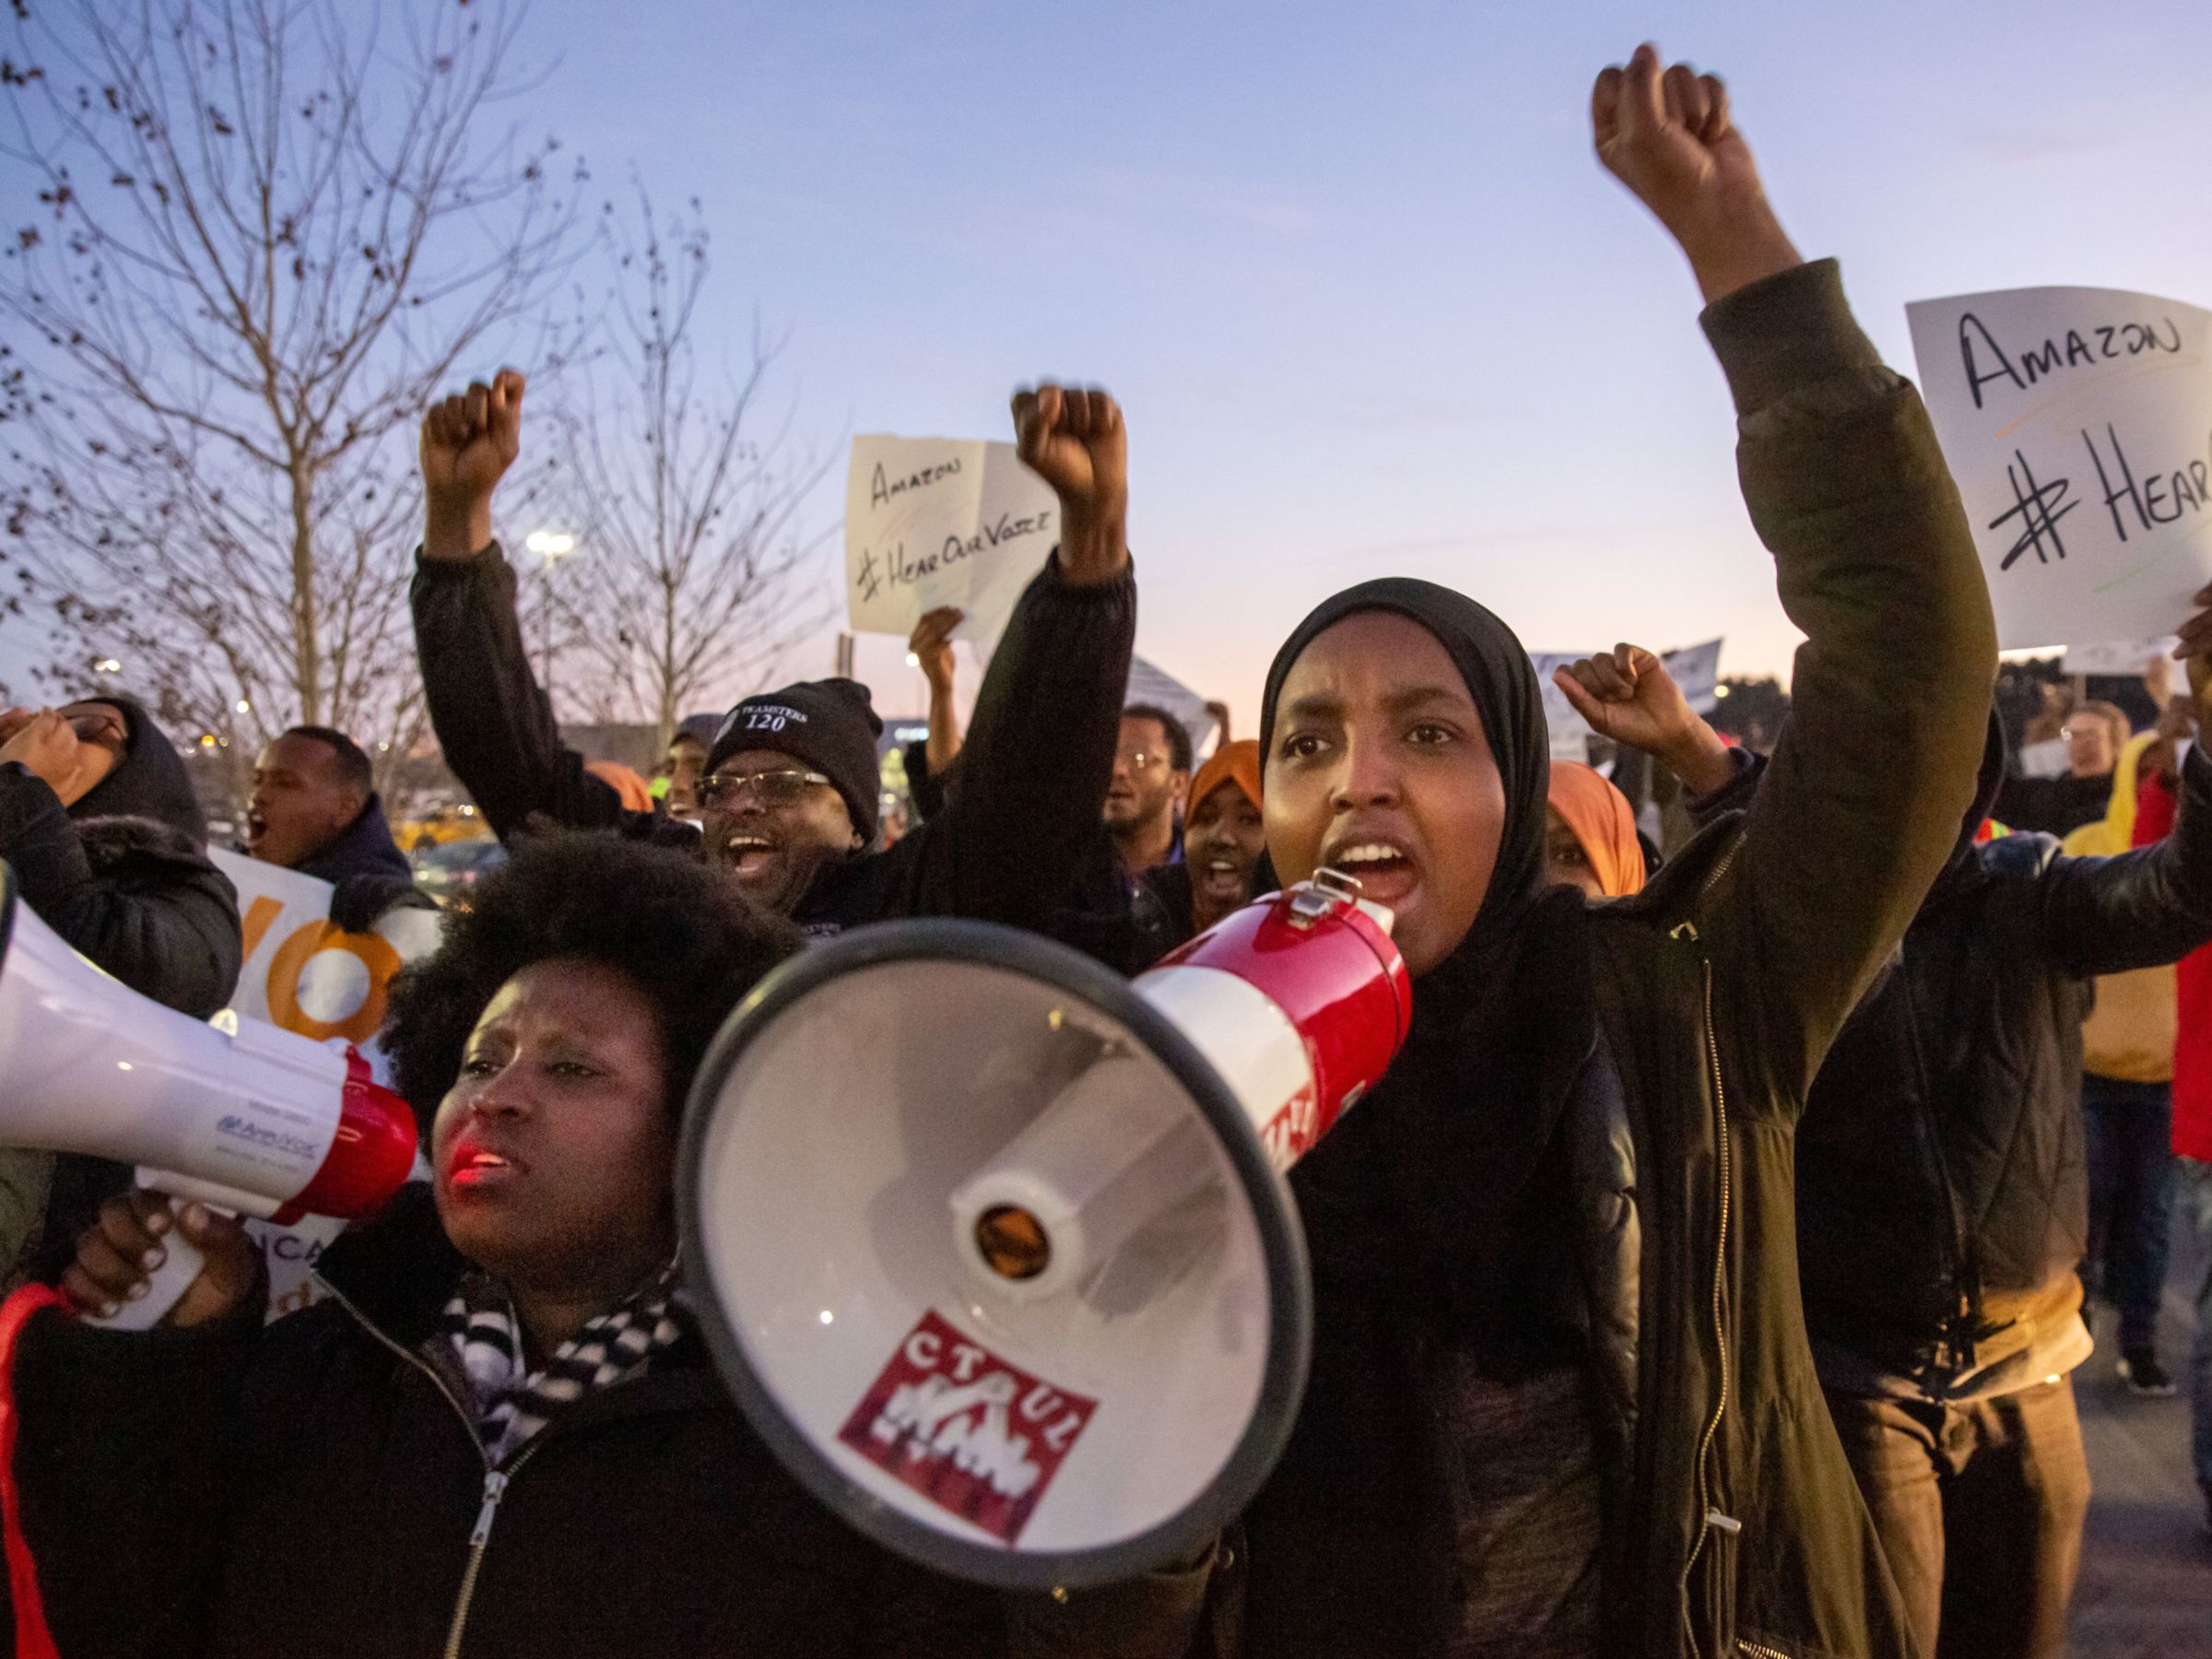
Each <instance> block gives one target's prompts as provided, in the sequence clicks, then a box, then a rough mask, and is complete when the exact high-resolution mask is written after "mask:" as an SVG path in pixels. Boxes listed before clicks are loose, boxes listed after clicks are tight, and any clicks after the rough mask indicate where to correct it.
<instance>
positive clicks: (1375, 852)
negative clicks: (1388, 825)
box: [1321, 840, 1420, 904]
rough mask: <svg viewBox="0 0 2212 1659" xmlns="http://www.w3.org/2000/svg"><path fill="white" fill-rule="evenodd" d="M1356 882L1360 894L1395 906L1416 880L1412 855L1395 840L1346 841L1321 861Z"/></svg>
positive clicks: (1380, 902)
mask: <svg viewBox="0 0 2212 1659" xmlns="http://www.w3.org/2000/svg"><path fill="white" fill-rule="evenodd" d="M1321 862H1322V863H1323V864H1324V865H1327V866H1328V867H1329V868H1330V869H1333V870H1341V871H1343V872H1344V874H1346V875H1347V876H1349V877H1353V878H1354V879H1355V880H1357V881H1358V882H1359V886H1360V889H1361V891H1362V892H1363V893H1364V894H1365V895H1366V896H1367V897H1368V898H1370V899H1372V900H1375V901H1376V902H1377V903H1378V904H1395V903H1397V902H1398V901H1399V900H1403V899H1404V898H1405V897H1406V894H1407V893H1408V892H1409V891H1411V890H1412V888H1413V887H1414V884H1415V883H1416V881H1418V878H1419V875H1420V872H1419V869H1418V866H1417V865H1415V864H1414V861H1413V855H1412V854H1411V853H1407V852H1406V850H1405V849H1404V848H1403V847H1401V846H1399V845H1397V844H1396V843H1395V842H1394V841H1373V840H1369V841H1347V843H1346V844H1345V845H1343V846H1341V847H1338V848H1337V849H1336V850H1335V852H1333V853H1325V854H1324V855H1323V858H1322V861H1321Z"/></svg>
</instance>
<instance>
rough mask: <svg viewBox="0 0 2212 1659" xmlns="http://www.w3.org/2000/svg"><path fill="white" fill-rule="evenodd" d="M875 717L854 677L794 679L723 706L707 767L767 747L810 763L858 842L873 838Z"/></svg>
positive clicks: (877, 787)
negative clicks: (840, 804)
mask: <svg viewBox="0 0 2212 1659" xmlns="http://www.w3.org/2000/svg"><path fill="white" fill-rule="evenodd" d="M882 733H883V722H882V721H881V720H880V719H878V718H877V713H876V711H875V709H874V707H873V706H871V704H870V703H869V700H868V688H866V687H865V686H864V685H862V684H861V683H860V682H859V681H858V680H849V679H820V680H801V681H800V682H799V683H798V684H796V685H794V686H785V687H784V688H782V690H780V691H763V692H761V693H760V695H759V696H758V697H748V698H747V699H746V700H744V701H743V702H741V703H739V704H738V705H737V706H736V707H735V708H734V709H732V710H731V711H730V712H729V714H728V716H727V717H726V718H725V719H724V721H723V723H722V729H721V730H720V731H719V732H716V733H715V734H714V742H713V746H712V747H711V748H710V749H709V750H708V751H707V771H708V773H709V774H712V772H713V771H714V769H715V768H716V767H718V766H720V765H721V764H722V763H723V762H724V760H727V759H729V758H730V757H731V756H732V755H741V754H744V753H745V752H746V751H747V750H748V749H772V750H774V751H775V752H776V753H777V754H779V755H789V756H790V757H791V758H792V759H794V760H797V761H801V762H803V763H805V764H806V765H807V766H811V767H812V768H814V769H815V771H818V772H820V773H821V774H822V775H823V776H824V777H826V778H828V779H829V780H830V786H831V787H832V788H834V789H835V790H836V791H837V793H838V794H840V795H841V796H842V797H843V798H844V803H845V810H846V811H847V812H848V813H850V814H852V816H853V828H854V829H855V830H859V831H860V834H861V841H862V843H863V844H864V845H872V844H874V842H875V840H876V810H877V802H878V801H879V800H880V799H881V798H882V789H883V783H882V773H881V772H880V771H878V770H877V759H876V739H877V737H878V736H880V735H882Z"/></svg>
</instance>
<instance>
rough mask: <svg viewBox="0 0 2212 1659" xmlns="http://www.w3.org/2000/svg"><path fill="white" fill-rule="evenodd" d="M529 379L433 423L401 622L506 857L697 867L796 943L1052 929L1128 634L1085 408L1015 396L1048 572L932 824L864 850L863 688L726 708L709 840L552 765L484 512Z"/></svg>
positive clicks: (441, 729)
mask: <svg viewBox="0 0 2212 1659" xmlns="http://www.w3.org/2000/svg"><path fill="white" fill-rule="evenodd" d="M523 395H524V380H523V376H522V375H520V374H518V373H516V372H515V371H512V370H502V371H500V373H499V375H498V376H497V377H495V379H494V380H493V381H492V382H491V383H489V384H485V383H483V382H477V383H476V384H474V385H472V386H470V387H469V389H468V390H467V392H466V393H465V394H460V395H456V396H453V397H449V398H447V399H446V400H445V401H444V402H442V403H441V404H439V405H438V406H436V407H434V408H432V409H431V410H430V411H429V414H428V415H427V416H426V417H425V418H424V420H423V426H422V468H423V480H424V492H425V511H426V526H425V532H424V536H423V543H422V550H421V555H420V558H419V559H418V567H417V573H416V577H415V584H414V590H413V603H414V610H415V630H416V639H417V642H418V647H419V650H420V654H421V659H422V672H423V682H424V686H425V689H426V693H427V697H428V700H429V711H430V719H431V723H432V724H433V725H434V726H435V727H436V728H437V732H438V738H439V741H440V742H441V744H443V745H444V747H445V758H446V760H447V763H448V764H449V765H451V766H452V768H453V771H454V772H455V774H456V775H458V776H459V777H460V779H461V781H462V782H464V783H465V784H466V785H467V787H468V790H469V793H470V794H473V795H474V796H475V797H476V800H477V806H480V807H481V808H482V809H483V812H484V815H485V817H486V818H488V820H489V822H490V824H491V827H492V829H493V830H494V831H495V832H496V833H498V835H499V836H500V838H501V839H502V840H506V839H507V838H509V837H512V836H513V835H514V834H516V833H517V832H518V831H520V830H524V828H525V827H526V826H527V825H528V823H529V822H530V820H531V819H532V818H534V817H540V816H542V817H543V818H547V819H550V820H551V821H553V822H555V823H559V824H565V825H571V826H574V827H578V828H587V829H614V830H619V831H621V832H622V833H623V834H625V835H629V836H636V837H641V838H644V839H647V840H652V841H664V842H667V843H669V844H674V845H679V846H684V847H688V848H690V849H692V850H693V851H695V852H696V853H698V855H699V856H700V857H702V858H705V859H706V860H708V861H709V862H710V863H712V864H713V865H715V866H716V867H717V868H719V869H721V870H722V871H723V872H724V874H725V875H726V876H728V877H729V878H730V879H731V880H732V881H733V882H735V885H736V886H737V888H739V889H740V890H741V891H742V892H744V893H745V894H746V895H747V897H748V898H750V899H752V900H754V901H755V902H757V903H759V904H761V905H763V906H764V907H766V908H767V909H769V910H771V911H774V912H779V913H781V914H783V915H787V916H790V917H791V918H793V919H794V921H796V922H798V923H800V924H802V925H803V926H805V927H806V929H807V930H808V931H809V932H811V933H815V934H824V933H834V932H837V931H839V930H841V929H843V928H846V927H853V926H857V925H859V924H863V923H866V922H876V921H882V920H885V919H887V918H890V917H898V916H917V915H958V916H968V917H974V918H977V919H980V920H984V921H993V922H1002V923H1006V924H1012V925H1016V926H1025V927H1031V928H1038V929H1043V928H1045V927H1046V926H1047V925H1048V924H1050V923H1051V922H1052V920H1053V917H1054V915H1055V913H1056V912H1058V911H1059V910H1060V909H1061V907H1062V906H1063V905H1064V903H1065V900H1066V899H1067V896H1068V895H1069V894H1070V893H1071V892H1072V891H1074V890H1076V888H1077V877H1078V875H1079V874H1080V873H1081V871H1082V869H1083V868H1084V860H1085V859H1086V858H1087V857H1088V856H1090V854H1091V852H1092V849H1093V845H1094V843H1095V842H1096V841H1097V840H1098V837H1099V830H1098V821H1099V804H1100V801H1101V800H1102V799H1103V798H1104V796H1105V794H1106V787H1107V782H1108V778H1109V776H1110V774H1111V772H1112V768H1113V756H1114V737H1115V733H1116V729H1117V726H1118V723H1119V715H1120V709H1121V696H1122V688H1123V686H1124V684H1125V683H1126V681H1127V678H1128V674H1129V653H1130V648H1131V644H1132V641H1133V640H1134V638H1135V623H1136V590H1135V582H1134V580H1133V578H1132V577H1131V574H1130V570H1129V554H1128V547H1127V542H1126V532H1125V527H1126V523H1127V501H1128V478H1127V438H1126V434H1125V430H1124V425H1123V420H1122V411H1121V407H1120V406H1119V405H1117V404H1116V403H1115V402H1114V400H1113V399H1112V397H1111V396H1109V395H1108V394H1105V393H1104V392H1101V391H1098V390H1095V389H1092V390H1084V389H1081V388H1077V387H1062V386H1058V385H1051V384H1047V385H1041V386H1039V387H1038V388H1037V389H1036V390H1034V391H1027V390H1025V391H1022V392H1019V393H1018V394H1016V395H1015V398H1014V424H1015V429H1016V433H1017V436H1018V441H1019V449H1020V453H1021V457H1022V460H1023V461H1024V462H1025V463H1026V464H1027V465H1029V466H1030V468H1031V469H1032V470H1034V471H1035V472H1036V473H1037V474H1038V475H1039V476H1040V477H1042V478H1043V479H1044V480H1045V481H1046V482H1047V483H1049V484H1050V485H1051V486H1052V487H1053V490H1054V491H1055V493H1056V494H1057V496H1058V499H1059V503H1060V512H1061V522H1062V535H1061V539H1060V545H1059V547H1058V548H1057V550H1056V551H1055V553H1054V554H1053V557H1052V558H1051V559H1048V560H1047V561H1046V564H1045V568H1044V570H1043V571H1041V573H1040V574H1039V575H1038V576H1037V578H1036V579H1035V580H1034V581H1033V582H1030V586H1029V588H1028V590H1027V592H1026V593H1025V594H1023V596H1022V598H1021V600H1020V602H1019V603H1018V605H1017V606H1016V607H1015V611H1014V616H1013V619H1012V621H1011V622H1010V623H1009V624H1008V626H1007V629H1006V634H1005V636H1004V637H1003V638H1002V640H1001V641H1000V642H999V646H998V649H997V652H996V653H995V654H994V656H993V658H992V661H991V669H990V672H989V674H988V675H987V676H986V677H985V678H984V681H983V687H982V695H981V696H980V697H979V698H978V700H977V701H976V707H975V712H974V716H973V718H972V720H971V722H970V727H969V732H968V736H967V741H966V746H965V747H964V749H963V751H962V753H961V758H960V786H959V789H958V790H957V791H955V792H954V793H953V795H952V797H951V800H950V801H949V803H948V804H947V806H946V809H945V811H944V812H943V814H942V815H941V816H939V817H937V818H934V819H932V820H931V821H929V822H928V823H925V824H924V825H922V826H921V827H920V828H919V829H917V830H915V831H913V832H912V833H911V834H908V835H906V836H904V837H902V838H901V839H900V841H898V842H897V844H896V845H894V846H892V847H890V848H888V849H886V850H883V851H877V850H876V847H875V843H876V841H877V801H878V798H879V784H878V775H877V756H876V740H877V734H878V733H879V732H880V731H881V730H882V723H881V722H880V720H878V719H877V715H876V712H875V710H874V709H873V708H872V707H871V706H870V702H869V698H868V692H867V689H866V688H865V687H863V686H860V685H858V684H856V683H854V682H853V681H852V680H847V679H828V680H815V681H808V682H805V683H802V684H798V685H794V686H786V687H784V688H782V689H780V690H776V691H771V692H766V693H763V694H761V695H759V696H757V697H750V698H747V699H746V700H744V701H743V702H741V703H739V704H738V705H737V706H736V707H735V709H733V710H731V711H730V713H729V717H728V718H727V719H726V720H725V721H724V723H723V725H722V729H721V731H720V732H719V733H717V735H716V736H715V738H714V741H713V743H712V746H711V747H710V749H709V751H708V755H707V761H706V767H705V771H704V773H703V775H702V776H701V777H700V782H699V795H700V803H701V806H702V817H703V824H702V825H700V826H694V825H691V824H688V823H683V822H680V821H677V820H673V819H670V818H665V817H663V816H661V815H659V814H656V813H641V812H630V811H626V810H625V809H624V808H623V806H622V805H621V802H620V799H619V797H618V795H617V794H615V792H614V791H613V790H612V789H610V788H609V787H607V785H606V783H604V782H601V781H600V780H599V779H597V778H594V777H593V776H591V775H590V773H589V772H588V771H586V770H585V768H584V765H583V762H582V759H581V758H580V757H579V756H577V755H576V754H574V753H573V752H572V751H571V750H569V749H567V748H565V747H563V746H562V744H561V741H560V735H559V730H558V728H557V727H556V726H555V724H554V721H553V714H552V710H551V708H550V706H549V705H548V704H547V700H546V697H545V693H544V692H543V691H542V690H541V689H540V688H539V687H538V685H537V683H536V681H535V678H534V677H533V676H532V674H531V670H530V663H529V658H528V655H527V653H525V651H524V646H523V639H522V634H521V630H520V629H519V627H518V626H517V623H516V619H515V612H514V573H513V571H512V570H511V569H510V568H509V567H508V564H507V560H506V558H505V555H504V554H502V553H501V552H500V548H499V547H498V545H497V544H496V543H495V542H494V541H493V539H492V534H491V500H492V494H493V491H494V490H495V489H496V488H497V487H498V484H499V481H500V477H502V476H503V475H504V474H505V472H506V471H507V468H508V467H509V466H510V465H512V463H513V461H514V458H515V456H516V454H517V453H519V452H520V448H521V442H522V408H523Z"/></svg>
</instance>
